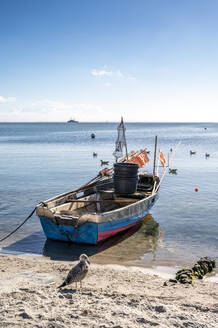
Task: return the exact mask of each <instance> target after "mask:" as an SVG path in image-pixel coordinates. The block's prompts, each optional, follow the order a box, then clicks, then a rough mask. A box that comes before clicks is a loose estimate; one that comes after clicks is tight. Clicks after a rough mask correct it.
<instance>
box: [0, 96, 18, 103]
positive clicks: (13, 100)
mask: <svg viewBox="0 0 218 328" xmlns="http://www.w3.org/2000/svg"><path fill="white" fill-rule="evenodd" d="M15 101H16V98H15V97H8V98H5V97H3V96H0V103H9V102H15Z"/></svg>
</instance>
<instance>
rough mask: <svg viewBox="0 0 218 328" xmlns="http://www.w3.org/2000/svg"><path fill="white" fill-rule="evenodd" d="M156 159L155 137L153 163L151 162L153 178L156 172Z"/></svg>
mask: <svg viewBox="0 0 218 328" xmlns="http://www.w3.org/2000/svg"><path fill="white" fill-rule="evenodd" d="M156 157H157V136H155V143H154V161H153V176H154V175H155V173H156V172H155V171H156Z"/></svg>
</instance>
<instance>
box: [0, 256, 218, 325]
mask: <svg viewBox="0 0 218 328" xmlns="http://www.w3.org/2000/svg"><path fill="white" fill-rule="evenodd" d="M73 264H75V262H74V263H73V262H72V263H71V262H61V261H51V260H49V259H47V258H45V257H41V256H27V255H20V256H17V255H6V254H0V327H38V328H39V327H50V328H53V327H54V328H62V327H63V328H67V327H99V328H100V327H101V328H106V327H114V328H115V327H116V328H118V327H120V328H121V327H122V328H126V327H131V328H132V327H133V328H134V327H155V326H156V327H161V328H162V327H163V328H164V327H196V328H205V327H208V328H213V327H214V328H215V327H218V282H212V281H210V279H207V278H205V279H203V280H202V281H195V283H194V284H193V285H181V284H178V283H177V284H172V283H168V284H167V286H164V282H165V281H166V277H161V276H158V275H157V274H154V272H153V274H152V272H150V273H148V271H146V270H145V269H143V268H138V267H125V266H118V265H98V264H93V263H91V267H90V271H89V273H88V276H87V277H86V279H85V280H84V282H83V288H82V289H79V288H78V289H77V290H75V285H70V286H67V287H65V289H62V290H59V289H58V288H57V286H58V285H59V284H60V283H61V282H62V281H63V279H64V278H65V277H66V275H67V273H68V271H69V269H70V268H71V267H72V265H73Z"/></svg>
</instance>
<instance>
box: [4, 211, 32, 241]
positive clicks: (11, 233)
mask: <svg viewBox="0 0 218 328" xmlns="http://www.w3.org/2000/svg"><path fill="white" fill-rule="evenodd" d="M35 210H36V207H35V208H34V210H33V211H32V212H31V213H30V215H28V217H27V218H26V219H25V220H24V221H23V222H22V223H21V224H20V225H19V226H18V227H17V228H16V229H14V230H13V231H11V232H10V233H9V234H8V235H6V236H5V237H3V238H2V239H0V243H1V242H2V241H4V240H5V239H7V238H8V237H10V236H11V235H13V233H15V232H16V231H17V230H18V229H20V228H21V227H22V226H23V225H24V223H26V222H27V221H28V220H29V219H30V218H31V216H33V214H34V212H35Z"/></svg>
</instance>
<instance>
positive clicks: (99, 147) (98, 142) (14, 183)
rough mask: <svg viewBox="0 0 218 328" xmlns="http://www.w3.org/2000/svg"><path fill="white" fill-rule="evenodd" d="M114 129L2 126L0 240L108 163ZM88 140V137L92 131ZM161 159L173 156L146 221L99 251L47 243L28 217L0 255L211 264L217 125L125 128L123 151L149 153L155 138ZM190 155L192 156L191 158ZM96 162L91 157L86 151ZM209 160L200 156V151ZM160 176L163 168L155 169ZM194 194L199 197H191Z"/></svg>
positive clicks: (216, 250) (215, 236) (215, 242)
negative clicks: (45, 203)
mask: <svg viewBox="0 0 218 328" xmlns="http://www.w3.org/2000/svg"><path fill="white" fill-rule="evenodd" d="M117 125H118V124H117V123H79V124H67V123H34V124H32V123H25V124H24V123H1V124H0V150H1V161H0V194H1V201H0V238H2V237H3V236H4V235H5V234H7V233H9V232H10V231H11V230H12V229H14V228H15V227H16V226H17V225H18V224H19V223H20V222H21V221H22V220H23V219H24V218H25V217H27V215H28V214H29V213H30V212H31V211H32V209H33V208H34V207H35V206H36V204H38V203H39V202H40V201H43V200H46V199H48V198H50V197H53V196H55V195H57V194H60V193H63V192H65V191H69V190H71V189H73V188H75V187H78V186H80V185H81V184H83V183H85V182H86V181H88V180H89V179H91V178H92V177H94V176H96V175H97V173H98V172H99V170H100V169H101V166H100V159H103V160H107V161H109V162H110V164H111V165H112V164H113V160H114V159H113V156H112V152H113V150H114V142H115V139H116V136H117V131H116V127H117ZM93 132H94V133H95V134H96V138H95V139H91V138H90V134H91V133H93ZM155 135H158V149H159V148H160V149H161V150H162V151H163V153H164V154H165V157H166V158H167V154H168V153H170V154H171V152H170V148H172V149H173V150H175V147H176V145H177V144H178V143H179V142H181V143H180V145H179V147H177V149H176V152H175V153H174V152H173V154H174V158H171V159H170V165H169V166H170V167H171V168H177V169H178V174H177V175H172V174H169V173H167V174H166V177H165V179H164V181H163V183H162V185H161V188H160V192H159V200H158V202H157V203H156V205H155V206H154V208H153V209H152V210H151V213H150V215H151V217H152V218H151V220H149V221H148V223H147V224H144V225H143V226H142V227H141V228H140V229H139V230H138V231H136V232H135V231H130V232H128V233H124V234H123V235H121V236H119V238H117V237H116V238H113V239H111V240H108V241H107V242H106V243H104V244H102V245H100V246H81V245H69V244H64V243H57V242H52V241H46V238H45V236H44V234H43V232H42V229H41V225H40V223H39V220H38V218H37V217H36V216H35V215H34V216H33V217H32V218H31V219H30V220H29V221H28V222H27V223H26V224H25V225H24V226H23V227H22V228H21V229H20V230H19V231H17V233H16V234H14V235H12V236H11V237H10V238H9V239H7V240H6V241H5V242H3V243H1V245H0V247H1V251H3V252H21V253H22V252H24V253H35V254H44V255H45V256H49V257H50V258H52V259H75V258H77V257H78V254H80V253H81V252H82V251H85V252H87V253H88V254H89V255H93V259H95V261H96V262H103V261H106V262H109V263H131V264H137V265H142V266H143V265H144V266H150V265H167V266H171V265H188V264H190V263H193V262H195V261H196V260H198V259H199V257H202V256H210V257H212V258H215V259H216V260H218V211H217V210H218V205H217V204H218V186H217V182H218V124H214V123H202V124H200V123H198V124H196V123H195V124H194V123H189V124H183V123H169V124H168V123H161V124H160V123H129V124H126V137H127V142H128V150H131V149H141V148H144V147H146V148H147V149H148V150H150V155H149V156H150V163H149V164H148V165H147V167H146V168H145V170H147V171H151V170H152V162H153V148H154V136H155ZM190 150H194V151H196V154H195V155H192V156H190V154H189V152H190ZM93 152H97V153H98V156H97V157H95V158H93V156H92V153H93ZM206 152H207V153H209V154H210V157H209V158H205V153H206ZM159 173H160V174H162V169H161V168H160V169H159ZM195 188H198V192H195Z"/></svg>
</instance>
